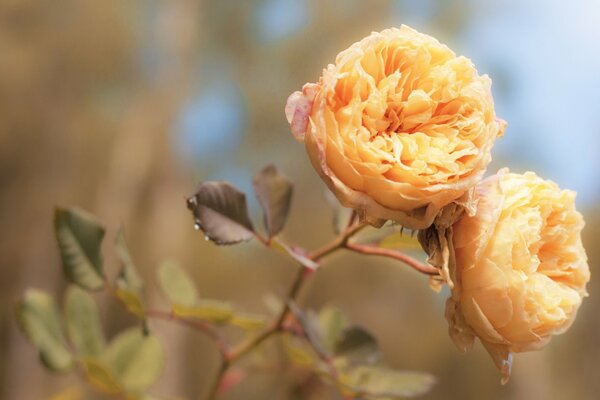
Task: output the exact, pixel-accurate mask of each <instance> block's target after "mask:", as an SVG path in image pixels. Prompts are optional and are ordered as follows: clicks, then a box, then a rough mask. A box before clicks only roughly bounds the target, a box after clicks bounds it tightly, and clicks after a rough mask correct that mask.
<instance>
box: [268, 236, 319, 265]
mask: <svg viewBox="0 0 600 400" xmlns="http://www.w3.org/2000/svg"><path fill="white" fill-rule="evenodd" d="M271 245H272V246H273V248H274V249H275V250H278V251H280V252H282V253H283V254H285V255H288V256H290V257H292V258H293V259H294V260H295V261H297V262H298V263H300V265H302V266H303V267H306V268H309V269H312V270H315V269H317V268H318V267H319V264H317V263H316V262H314V261H313V260H311V259H310V258H308V256H306V255H304V254H302V253H301V252H300V250H298V249H294V248H292V247H290V246H288V245H286V244H285V243H283V242H280V241H279V240H273V241H272V242H271Z"/></svg>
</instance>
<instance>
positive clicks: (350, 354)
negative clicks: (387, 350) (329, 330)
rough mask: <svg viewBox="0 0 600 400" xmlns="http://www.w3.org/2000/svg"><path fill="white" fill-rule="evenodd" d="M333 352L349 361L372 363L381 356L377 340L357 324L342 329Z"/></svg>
mask: <svg viewBox="0 0 600 400" xmlns="http://www.w3.org/2000/svg"><path fill="white" fill-rule="evenodd" d="M333 352H334V354H335V355H336V357H343V358H344V359H346V360H348V361H350V362H351V363H374V362H376V361H377V360H379V358H380V356H381V354H380V352H379V346H378V345H377V340H376V339H375V338H374V337H373V335H371V334H370V333H369V332H367V331H366V330H365V329H363V328H361V327H358V326H352V327H349V328H346V329H344V331H343V332H342V334H341V336H340V337H339V338H338V340H337V341H336V343H335V346H334V350H333Z"/></svg>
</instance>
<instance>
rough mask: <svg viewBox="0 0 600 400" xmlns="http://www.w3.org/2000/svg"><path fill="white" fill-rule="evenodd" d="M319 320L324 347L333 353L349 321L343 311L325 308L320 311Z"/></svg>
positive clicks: (335, 308)
mask: <svg viewBox="0 0 600 400" xmlns="http://www.w3.org/2000/svg"><path fill="white" fill-rule="evenodd" d="M317 319H318V322H319V327H320V328H321V332H322V334H321V336H322V342H323V347H325V348H326V349H327V351H329V352H331V353H332V352H333V351H334V348H335V345H336V342H337V341H338V340H339V338H340V336H341V335H342V332H343V331H344V329H345V328H346V327H347V325H348V321H347V320H346V317H345V315H344V313H343V312H342V310H340V309H339V308H337V307H324V308H323V309H321V311H319V315H318V317H317Z"/></svg>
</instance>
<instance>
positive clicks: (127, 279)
mask: <svg viewBox="0 0 600 400" xmlns="http://www.w3.org/2000/svg"><path fill="white" fill-rule="evenodd" d="M115 249H116V251H117V256H119V259H120V260H121V263H122V264H123V265H122V268H121V272H120V273H119V277H118V278H117V285H118V286H119V287H120V288H123V289H126V290H128V291H130V292H136V293H138V294H139V292H140V291H141V290H142V287H143V283H142V278H140V275H139V274H138V272H137V269H136V267H135V264H134V262H133V259H132V258H131V254H130V253H129V248H128V247H127V243H126V242H125V234H124V232H123V228H119V231H118V232H117V237H116V239H115Z"/></svg>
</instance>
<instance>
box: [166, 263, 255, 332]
mask: <svg viewBox="0 0 600 400" xmlns="http://www.w3.org/2000/svg"><path fill="white" fill-rule="evenodd" d="M158 280H159V283H160V286H161V288H162V290H163V292H164V293H165V294H166V295H167V297H168V298H169V301H170V302H171V309H172V312H173V314H174V315H175V316H177V317H179V318H183V319H186V318H194V319H201V320H205V321H208V322H211V323H214V324H231V325H236V326H238V327H240V328H242V329H245V330H256V329H259V328H262V327H263V326H264V325H265V318H264V317H263V316H261V315H256V314H251V313H246V312H240V311H236V310H235V309H234V306H233V305H232V304H231V303H230V302H227V301H222V300H213V299H204V298H200V296H199V294H198V290H197V289H196V286H195V285H194V283H193V282H192V279H191V278H190V276H189V275H188V274H187V273H186V272H185V271H184V270H183V269H182V268H181V267H179V266H178V265H177V264H175V263H173V262H170V261H169V262H165V263H163V264H162V265H161V266H160V267H159V268H158Z"/></svg>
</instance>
